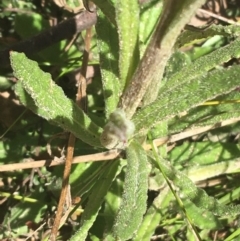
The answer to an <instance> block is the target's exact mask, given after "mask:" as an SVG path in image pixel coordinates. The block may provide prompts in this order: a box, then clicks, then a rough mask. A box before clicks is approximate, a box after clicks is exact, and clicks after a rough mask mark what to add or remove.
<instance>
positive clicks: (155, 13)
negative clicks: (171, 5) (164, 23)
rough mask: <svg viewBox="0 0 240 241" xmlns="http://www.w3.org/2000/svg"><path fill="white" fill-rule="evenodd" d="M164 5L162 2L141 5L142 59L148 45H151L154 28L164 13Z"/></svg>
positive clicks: (140, 42)
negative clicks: (162, 12)
mask: <svg viewBox="0 0 240 241" xmlns="http://www.w3.org/2000/svg"><path fill="white" fill-rule="evenodd" d="M162 5H163V3H162V1H161V2H157V1H150V2H146V3H143V4H142V5H141V9H140V26H139V44H140V56H141V57H142V56H143V54H144V51H145V49H146V47H147V44H148V43H149V40H150V38H151V36H152V33H153V30H154V27H155V26H156V24H157V22H158V19H159V15H160V14H161V11H162Z"/></svg>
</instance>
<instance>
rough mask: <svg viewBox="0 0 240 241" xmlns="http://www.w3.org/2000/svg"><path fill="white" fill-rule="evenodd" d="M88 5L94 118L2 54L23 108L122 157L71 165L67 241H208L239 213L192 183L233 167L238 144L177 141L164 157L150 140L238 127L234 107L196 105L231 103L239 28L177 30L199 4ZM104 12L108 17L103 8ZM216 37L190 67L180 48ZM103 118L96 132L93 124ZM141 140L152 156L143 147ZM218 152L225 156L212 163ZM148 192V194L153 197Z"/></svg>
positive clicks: (18, 57)
mask: <svg viewBox="0 0 240 241" xmlns="http://www.w3.org/2000/svg"><path fill="white" fill-rule="evenodd" d="M93 2H94V3H95V4H96V5H97V6H98V7H99V8H100V9H99V19H98V24H97V25H96V34H97V44H98V49H99V58H100V60H99V63H100V68H101V77H102V88H103V98H104V103H105V106H104V111H102V112H101V116H100V118H99V117H98V116H97V115H96V112H95V116H94V113H90V114H89V115H88V114H86V113H84V112H83V111H82V110H81V109H80V108H79V107H78V106H77V105H76V104H75V103H74V102H73V101H72V100H70V99H69V98H67V97H66V96H65V94H64V92H63V91H62V89H61V88H60V87H59V86H57V85H56V84H55V83H54V82H53V81H52V78H51V76H50V75H49V74H47V73H44V72H43V71H42V70H41V69H40V68H39V67H38V65H37V63H36V62H35V61H32V60H30V59H28V58H27V57H26V56H25V55H24V54H23V53H17V52H11V54H10V55H11V66H12V68H13V70H14V75H15V76H16V77H17V78H18V83H17V84H16V86H15V92H16V94H17V95H18V97H19V99H20V101H21V103H22V104H23V105H25V106H26V107H27V108H28V109H30V110H32V111H33V112H34V113H36V114H37V115H39V116H41V117H43V118H44V119H46V120H47V121H49V122H51V123H52V124H54V125H57V126H60V127H62V128H63V129H65V130H67V131H69V132H71V133H73V134H74V135H75V136H76V137H77V138H79V139H80V140H81V141H82V142H84V143H87V144H88V145H89V146H91V148H92V149H91V150H92V151H94V152H96V151H97V152H100V151H101V150H103V149H105V148H108V149H112V148H116V147H118V148H123V149H125V148H126V157H124V158H123V157H122V158H118V160H114V161H111V162H109V163H103V164H101V165H98V164H96V163H92V164H90V166H87V167H85V166H81V167H78V168H79V177H76V173H75V174H74V177H75V178H76V179H75V181H72V184H73V186H74V184H76V183H77V182H79V183H81V184H82V190H81V191H80V190H78V191H77V192H78V193H80V196H81V197H83V205H84V207H83V209H84V212H83V214H82V215H81V223H80V225H79V226H76V227H75V229H76V230H77V232H76V233H75V234H74V235H73V236H72V237H71V239H70V240H72V241H74V240H85V239H87V238H90V239H92V240H150V239H151V237H152V235H153V234H154V233H156V235H157V234H159V233H160V234H161V232H157V231H156V228H157V227H158V225H159V224H160V226H161V227H164V228H165V229H167V232H166V233H168V237H166V240H167V239H169V238H171V237H172V239H174V240H181V237H177V233H178V230H179V229H181V230H182V232H183V233H184V232H185V231H186V233H185V234H183V236H184V237H183V238H182V240H186V239H187V240H201V239H202V240H210V239H209V238H208V237H207V234H206V232H207V231H209V230H216V229H220V228H221V227H222V225H223V221H222V220H221V218H223V217H225V218H226V217H227V218H228V219H231V218H233V217H234V216H236V215H238V214H239V212H240V211H239V210H240V209H239V205H235V206H234V205H225V204H226V203H225V201H224V200H223V199H224V196H225V195H226V194H225V193H224V190H222V191H220V192H219V194H217V193H213V195H214V194H215V195H216V196H219V197H220V200H219V201H218V200H217V199H215V198H213V197H212V196H211V195H208V194H207V193H206V192H205V191H204V190H203V189H201V188H199V187H197V186H196V184H194V182H195V183H197V182H199V181H201V180H205V179H207V178H211V177H215V176H218V175H220V174H226V173H233V172H235V171H236V168H237V169H239V159H238V147H237V145H234V146H233V145H228V146H227V145H224V144H222V143H211V142H210V141H205V142H195V143H194V142H193V143H184V144H183V145H182V146H181V147H176V148H175V149H174V150H173V151H172V152H170V153H168V152H167V145H166V144H165V145H163V146H161V147H157V146H156V144H155V143H156V142H157V140H156V139H158V138H161V137H166V136H169V138H170V141H173V140H172V139H171V137H170V135H172V134H173V133H176V132H180V133H181V132H183V131H184V130H185V129H186V128H190V127H191V128H193V127H194V128H197V127H198V128H208V129H213V128H214V127H215V126H214V124H216V123H220V125H224V124H225V125H227V124H228V123H229V122H227V121H229V120H232V121H236V120H239V117H238V116H239V110H238V109H239V107H238V105H231V107H229V106H227V107H226V105H224V104H221V105H217V106H207V105H206V104H205V106H204V105H202V104H204V103H205V102H207V101H210V100H214V99H215V98H216V101H218V103H225V102H226V100H229V99H231V100H232V99H238V98H239V92H238V91H236V88H237V87H238V85H239V80H238V76H239V74H240V67H239V65H237V64H236V65H232V66H229V67H223V64H224V63H226V62H228V61H230V60H232V59H234V58H239V57H240V40H239V33H240V28H239V27H237V26H226V27H224V26H210V27H209V28H208V29H206V30H205V31H204V32H201V34H199V32H192V31H185V32H183V33H181V30H182V29H183V28H184V26H185V25H186V24H187V23H188V21H189V19H190V17H191V16H192V15H193V14H194V12H195V11H196V10H197V9H198V8H199V7H200V6H201V5H202V4H203V3H204V2H205V1H203V0H198V1H193V0H184V1H172V0H169V1H161V2H160V3H159V2H157V3H155V1H152V2H150V3H149V4H146V5H144V7H143V8H142V9H140V8H139V5H138V2H137V1H135V0H134V1H129V0H116V1H114V2H110V1H93ZM112 8H114V9H115V14H113V12H111V11H106V9H112ZM160 12H161V16H162V17H161V19H160V20H159V21H158V18H159V14H160ZM138 16H140V19H139V17H138ZM183 16H184V17H183ZM126 19H127V20H128V21H126ZM129 22H130V23H131V24H129ZM149 24H150V26H149ZM147 25H148V28H147V29H146V26H147ZM154 29H155V31H154ZM215 35H222V36H227V37H228V38H232V41H230V42H229V43H228V44H226V45H225V46H221V47H219V48H217V49H215V50H214V49H212V52H210V53H209V54H208V55H203V56H200V57H199V58H197V59H196V60H194V61H191V59H190V57H189V56H188V55H187V54H186V53H183V52H180V50H179V49H180V47H182V46H185V45H187V44H192V42H196V41H199V40H201V41H203V39H205V40H206V39H209V38H211V37H213V36H215ZM93 107H94V106H93ZM183 113H186V114H183ZM103 119H104V121H105V126H104V125H101V124H99V123H102V120H103ZM133 124H134V126H135V128H133ZM232 128H233V130H236V131H237V129H238V127H237V125H236V126H233V127H232ZM133 129H135V130H134V133H133V134H132V131H133ZM205 131H206V130H205ZM227 131H229V129H226V132H227ZM145 141H146V142H148V143H150V146H151V150H148V151H147V150H145V149H144V142H145ZM208 148H209V149H208ZM189 149H191V150H192V153H187V152H188V151H189ZM217 150H218V152H217V153H219V152H224V153H223V154H222V155H220V158H217V157H216V156H217V155H216V154H215V153H214V151H217ZM122 152H124V150H123V151H122ZM195 152H196V154H195V155H194V154H193V153H195ZM179 153H180V154H179ZM167 160H169V161H167ZM188 162H189V163H188ZM186 163H187V166H188V168H187V169H185V168H184V165H186ZM79 165H81V164H79ZM196 166H197V167H196ZM92 170H94V173H93V174H92ZM75 171H76V170H75ZM75 171H74V172H75ZM86 173H87V174H89V176H87V175H86ZM84 185H85V186H86V188H85V189H84ZM160 187H161V188H160ZM76 189H77V188H76ZM160 189H161V191H160V192H159V190H160ZM75 191H76V190H75ZM148 191H152V192H153V191H156V192H157V195H156V197H154V198H151V197H150V195H148ZM236 195H237V194H236ZM225 200H226V199H225ZM176 203H177V204H176ZM169 205H170V206H171V207H172V210H169ZM176 212H179V213H180V216H177V215H174V213H176ZM171 213H173V215H171ZM219 217H220V218H219ZM184 219H186V220H187V223H184V221H183V220H184ZM103 220H104V227H102V226H101V225H102V224H101V223H102V222H103ZM229 222H230V221H229ZM99 227H100V228H99ZM200 230H202V231H200ZM231 232H232V233H234V232H233V231H231ZM229 234H230V232H229ZM233 235H234V234H233ZM235 235H238V231H236V233H235ZM173 237H174V238H173ZM228 240H230V239H228ZM231 240H233V239H231Z"/></svg>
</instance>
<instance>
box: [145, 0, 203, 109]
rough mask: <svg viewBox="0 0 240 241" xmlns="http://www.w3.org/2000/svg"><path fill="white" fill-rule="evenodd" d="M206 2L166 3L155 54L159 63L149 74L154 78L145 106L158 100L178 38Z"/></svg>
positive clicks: (197, 0) (171, 1) (187, 0)
mask: <svg viewBox="0 0 240 241" xmlns="http://www.w3.org/2000/svg"><path fill="white" fill-rule="evenodd" d="M204 2H205V0H195V1H192V0H182V1H174V0H168V1H164V5H165V6H164V7H163V10H164V11H163V12H162V25H163V28H162V31H161V38H160V41H159V43H158V44H159V48H156V52H155V55H156V56H157V55H158V57H157V58H158V61H157V62H156V63H155V64H156V66H155V69H154V70H153V71H152V72H150V73H149V74H150V75H153V77H152V81H151V83H150V85H149V87H148V89H147V92H146V94H145V96H144V99H143V105H147V104H149V103H151V102H152V101H154V100H155V99H156V98H157V95H158V92H159V89H160V85H161V79H162V76H163V73H164V69H165V66H166V64H167V61H168V59H169V58H170V56H171V54H172V49H173V46H174V44H175V42H176V40H177V37H178V35H179V34H180V33H181V31H182V29H183V28H184V26H185V25H186V24H187V23H188V22H189V20H190V19H191V17H192V16H193V14H194V13H195V11H196V10H197V9H198V8H199V7H201V5H202V4H204ZM183 16H184V17H183ZM158 31H159V29H158ZM153 54H154V53H153Z"/></svg>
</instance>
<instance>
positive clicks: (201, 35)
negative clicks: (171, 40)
mask: <svg viewBox="0 0 240 241" xmlns="http://www.w3.org/2000/svg"><path fill="white" fill-rule="evenodd" d="M192 29H193V30H192V31H191V28H190V30H186V31H184V32H183V33H181V34H180V35H179V37H178V39H177V41H176V44H175V46H176V47H177V48H180V47H182V46H186V45H192V44H194V43H197V42H199V41H203V40H205V39H208V38H210V37H213V36H215V35H222V36H226V37H229V36H230V37H233V38H236V37H238V36H239V35H240V26H238V25H228V26H222V25H214V24H213V25H211V26H209V27H208V28H207V29H205V30H201V29H197V28H192Z"/></svg>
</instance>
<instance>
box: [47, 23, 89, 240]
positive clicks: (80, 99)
mask: <svg viewBox="0 0 240 241" xmlns="http://www.w3.org/2000/svg"><path fill="white" fill-rule="evenodd" d="M90 42H91V28H90V29H87V31H86V36H85V49H84V53H83V61H82V67H81V70H80V72H81V74H80V78H79V80H78V91H77V96H76V103H77V105H78V106H79V107H80V108H82V109H83V110H84V111H85V112H86V110H87V94H86V87H87V84H86V82H87V81H86V74H87V66H88V59H89V52H90ZM75 140H76V137H75V136H74V135H73V134H72V133H70V136H69V141H68V147H67V157H66V163H65V168H64V173H63V182H62V189H61V194H60V198H59V202H58V207H57V212H56V216H55V220H54V223H53V227H52V230H51V234H50V238H49V239H50V240H51V241H55V240H56V237H57V232H58V229H59V225H60V222H61V218H62V214H63V209H64V205H65V202H66V196H67V190H68V186H69V176H70V173H71V166H72V161H73V153H74V145H75Z"/></svg>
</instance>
